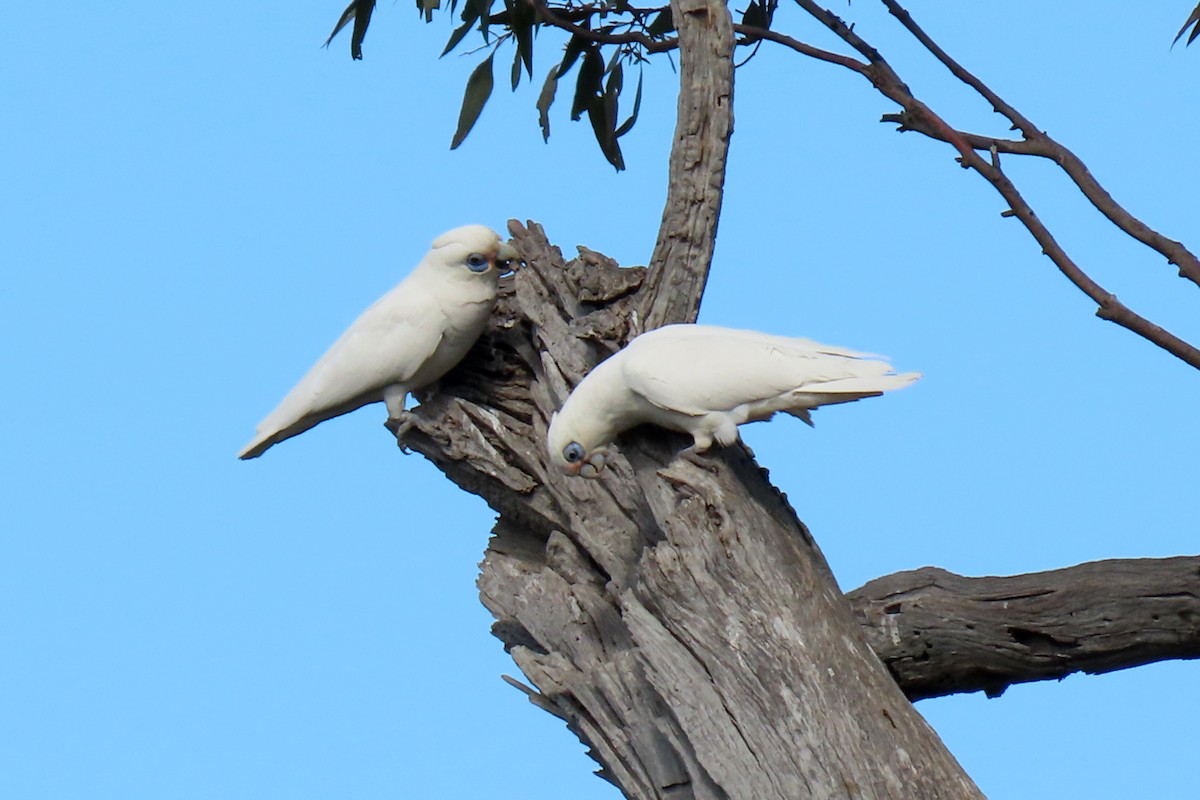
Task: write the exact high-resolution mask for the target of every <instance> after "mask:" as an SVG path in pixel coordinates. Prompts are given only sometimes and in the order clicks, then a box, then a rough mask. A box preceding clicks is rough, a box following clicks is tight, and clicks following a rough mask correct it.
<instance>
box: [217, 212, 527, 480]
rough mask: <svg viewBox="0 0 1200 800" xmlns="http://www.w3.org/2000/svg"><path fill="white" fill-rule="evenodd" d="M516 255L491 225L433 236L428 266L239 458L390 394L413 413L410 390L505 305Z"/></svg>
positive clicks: (395, 292) (394, 415)
mask: <svg viewBox="0 0 1200 800" xmlns="http://www.w3.org/2000/svg"><path fill="white" fill-rule="evenodd" d="M517 257H518V256H517V252H516V251H515V250H514V249H513V248H512V247H511V246H510V245H508V244H505V243H503V242H501V241H500V237H499V236H498V235H497V234H496V232H495V231H493V230H492V229H491V228H487V227H484V226H483V225H464V226H463V227H461V228H455V229H454V230H452V231H448V232H446V233H443V234H442V235H441V236H439V237H438V238H436V239H434V240H433V249H432V250H430V251H429V252H428V253H427V254H426V255H425V257H424V258H423V259H421V263H420V264H418V265H417V266H416V268H415V269H414V270H413V271H412V272H411V273H409V275H408V277H407V278H405V279H404V280H403V281H401V282H400V283H399V284H398V285H397V286H396V287H395V288H393V289H392V290H391V291H390V292H388V293H387V294H385V295H384V296H383V297H381V298H379V300H377V301H376V302H375V304H374V305H372V306H371V307H370V308H368V309H367V310H366V311H364V312H363V313H362V316H360V317H359V318H358V319H356V320H355V321H354V324H352V325H351V326H350V327H349V328H348V329H347V330H346V332H345V333H343V334H342V335H341V338H339V339H338V340H337V341H336V342H334V343H333V346H332V347H330V348H329V350H328V351H327V352H326V353H325V355H323V356H321V360H320V361H318V362H317V363H316V364H314V365H313V367H312V369H310V370H309V371H308V374H307V375H305V376H304V377H303V378H301V379H300V382H299V383H298V384H296V388H294V389H292V391H290V392H288V395H287V397H285V398H283V401H282V402H281V403H280V404H279V407H278V408H276V409H275V410H274V411H272V412H271V413H270V414H268V415H267V418H266V419H264V420H263V421H262V422H260V423H259V425H258V428H257V434H256V435H255V437H254V438H253V439H251V440H250V443H249V444H247V445H246V446H245V447H244V448H243V449H242V452H241V453H239V454H238V458H255V457H257V456H260V455H262V454H263V452H264V451H265V450H266V449H267V448H269V447H271V446H272V445H274V444H276V443H278V442H282V441H283V440H284V439H289V438H291V437H292V436H295V435H296V434H299V433H303V432H304V431H306V430H308V429H309V428H311V427H313V426H314V425H317V424H319V423H321V422H324V421H325V420H327V419H330V418H332V417H336V416H340V415H341V414H345V413H347V412H350V411H353V410H354V409H356V408H359V407H360V406H364V405H366V404H367V403H375V402H378V401H380V400H382V401H383V402H384V403H385V404H386V405H387V411H388V419H389V420H400V419H402V418H403V416H404V413H405V412H404V403H405V398H406V397H407V396H408V393H409V392H412V391H416V390H419V389H422V388H425V387H427V386H429V385H430V384H432V383H433V382H434V381H436V380H437V379H438V378H440V377H442V376H443V375H445V374H446V372H448V371H449V370H450V368H451V367H453V366H454V365H455V364H457V363H458V362H459V361H461V360H462V357H463V356H465V355H466V354H467V351H468V350H470V349H471V345H473V344H475V340H476V339H478V338H479V335H480V334H481V333H482V332H483V329H484V326H485V325H486V324H487V321H488V317H489V316H490V315H491V313H492V309H493V308H494V307H495V305H496V291H497V280H498V279H499V277H500V274H501V273H503V272H508V271H509V262H510V261H513V260H515V259H516V258H517Z"/></svg>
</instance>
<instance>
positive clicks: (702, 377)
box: [546, 325, 921, 478]
mask: <svg viewBox="0 0 1200 800" xmlns="http://www.w3.org/2000/svg"><path fill="white" fill-rule="evenodd" d="M871 358H872V356H871V355H870V354H868V353H858V352H855V351H854V350H847V349H845V348H842V347H831V346H829V345H824V344H819V343H817V342H814V341H811V340H809V339H790V338H787V337H784V336H771V335H770V334H766V333H758V332H757V331H744V330H734V329H731V328H720V327H717V326H714V325H667V326H665V327H662V328H658V329H656V330H652V331H648V332H646V333H643V334H642V335H641V336H638V337H637V338H635V339H634V340H633V341H632V342H630V343H629V345H628V346H627V347H626V348H625V349H623V350H621V351H620V352H618V353H616V354H615V355H613V356H611V357H610V358H608V359H607V360H605V361H604V362H602V363H601V364H600V365H599V366H597V367H596V368H595V369H593V370H592V371H591V372H590V373H589V374H588V376H587V377H586V378H584V379H583V380H582V381H580V383H579V385H578V386H576V387H575V390H574V391H573V392H571V396H570V397H568V398H567V401H566V402H565V403H563V407H562V408H561V409H560V410H559V411H558V412H557V413H556V414H554V416H553V417H552V418H551V420H550V430H549V431H548V433H547V435H546V440H547V441H546V443H547V447H548V449H549V452H550V458H551V460H552V461H553V462H554V463H555V464H557V465H558V466H559V467H560V468H561V469H562V470H563V471H564V472H567V473H568V474H571V475H583V476H584V477H588V478H593V477H595V476H596V475H598V474H599V473H600V470H602V469H604V460H605V458H606V457H607V454H608V448H607V446H606V445H608V443H609V442H611V441H612V440H613V439H614V438H615V437H616V436H617V434H619V433H621V432H622V431H624V430H628V429H629V428H632V427H634V426H635V425H640V424H642V423H646V422H650V423H653V424H655V425H661V426H662V427H664V428H670V429H672V430H677V431H682V432H684V433H690V434H691V435H692V438H693V439H694V440H695V445H694V446H695V449H696V452H700V453H702V452H704V451H705V450H708V449H709V448H710V447H712V444H713V441H714V440H716V441H717V442H718V443H720V444H721V445H730V444H733V443H734V442H736V441H737V438H738V430H737V426H738V425H741V424H742V423H744V422H758V421H761V420H766V419H770V418H771V416H772V415H773V414H775V412H776V411H783V412H786V413H788V414H792V415H793V416H796V417H799V418H800V419H802V420H804V421H805V422H807V423H808V424H809V425H811V424H812V418H811V417H810V416H809V411H810V410H812V409H814V408H816V407H818V406H825V405H830V404H833V403H848V402H850V401H851V400H858V399H860V398H863V397H874V396H875V395H879V394H883V393H884V392H885V391H887V390H889V389H899V388H901V387H902V386H907V385H908V384H910V383H912V382H913V381H915V380H916V379H917V378H919V377H921V374H920V373H919V372H905V373H903V374H900V375H897V374H895V373H894V372H892V369H891V367H890V366H889V365H888V364H886V363H885V362H883V361H873V360H870V359H871Z"/></svg>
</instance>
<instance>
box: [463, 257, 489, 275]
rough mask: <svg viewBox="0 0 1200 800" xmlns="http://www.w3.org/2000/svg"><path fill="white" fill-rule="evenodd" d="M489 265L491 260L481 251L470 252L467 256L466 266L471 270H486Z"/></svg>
mask: <svg viewBox="0 0 1200 800" xmlns="http://www.w3.org/2000/svg"><path fill="white" fill-rule="evenodd" d="M490 266H491V262H490V261H488V257H487V256H485V255H484V254H483V253H471V255H469V256H467V267H468V268H469V269H470V270H471V272H487V268H488V267H490Z"/></svg>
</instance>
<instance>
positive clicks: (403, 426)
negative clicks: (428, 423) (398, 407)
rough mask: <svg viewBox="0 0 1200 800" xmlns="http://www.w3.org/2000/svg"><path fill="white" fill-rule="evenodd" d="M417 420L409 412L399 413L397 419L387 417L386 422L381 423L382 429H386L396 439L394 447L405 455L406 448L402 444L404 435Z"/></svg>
mask: <svg viewBox="0 0 1200 800" xmlns="http://www.w3.org/2000/svg"><path fill="white" fill-rule="evenodd" d="M416 421H417V418H416V416H415V415H414V414H413V413H412V412H411V411H401V412H400V416H399V417H389V418H388V421H387V422H385V423H383V427H385V428H387V429H388V430H389V431H391V432H392V434H393V435H394V436H395V437H396V445H397V446H398V447H399V448H400V450H401V452H403V453H405V454H407V453H408V452H409V450H408V447H407V446H406V445H405V444H404V435H405V434H406V433H408V431H409V429H410V428H411V427H412V426H413V425H414V424H416Z"/></svg>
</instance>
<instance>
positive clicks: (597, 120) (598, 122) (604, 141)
mask: <svg viewBox="0 0 1200 800" xmlns="http://www.w3.org/2000/svg"><path fill="white" fill-rule="evenodd" d="M606 105H607V104H606V103H605V98H604V96H603V95H595V96H593V97H592V98H591V99H590V100H589V101H588V107H587V115H588V121H589V122H591V123H592V133H594V134H595V135H596V143H597V144H598V145H600V152H602V153H604V157H605V158H606V159H608V163H610V164H612V165H613V166H614V167H616V168H617V170H618V171H620V170H623V169H625V157H624V156H622V155H621V147H620V145H618V144H617V140H616V137H614V136H613V130H612V126H611V125H609V118H608V113H607V110H606V108H605V107H606Z"/></svg>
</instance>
